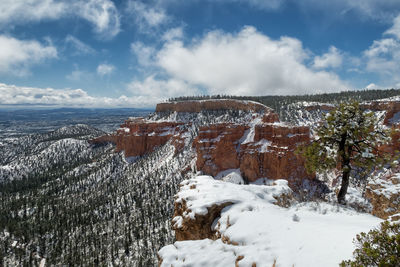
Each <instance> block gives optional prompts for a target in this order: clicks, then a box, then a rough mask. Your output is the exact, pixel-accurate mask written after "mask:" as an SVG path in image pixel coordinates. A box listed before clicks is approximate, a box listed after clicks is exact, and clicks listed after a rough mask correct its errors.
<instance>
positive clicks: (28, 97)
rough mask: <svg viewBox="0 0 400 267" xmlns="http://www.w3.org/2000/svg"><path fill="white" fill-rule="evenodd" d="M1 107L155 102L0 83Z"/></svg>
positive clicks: (147, 104) (146, 104) (139, 105)
mask: <svg viewBox="0 0 400 267" xmlns="http://www.w3.org/2000/svg"><path fill="white" fill-rule="evenodd" d="M0 95H1V98H0V107H6V106H24V107H44V106H46V107H83V108H96V107H98V108H107V107H109V108H111V107H131V108H132V107H133V108H143V107H154V104H155V103H154V101H152V100H151V99H150V98H148V97H146V96H145V95H144V96H132V97H127V96H125V95H122V96H120V97H118V98H110V97H93V96H90V95H89V94H88V93H87V92H86V91H84V90H82V89H53V88H35V87H21V86H15V85H7V84H3V83H0Z"/></svg>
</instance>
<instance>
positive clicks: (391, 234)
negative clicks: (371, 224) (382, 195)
mask: <svg viewBox="0 0 400 267" xmlns="http://www.w3.org/2000/svg"><path fill="white" fill-rule="evenodd" d="M354 243H355V245H356V249H355V250H354V252H353V257H354V259H353V260H347V261H342V263H341V264H340V266H341V267H346V266H351V267H366V266H387V267H389V266H393V267H395V266H399V264H400V224H397V223H389V222H387V221H385V222H383V223H381V225H380V228H379V229H374V230H371V231H369V232H368V233H367V234H366V233H360V234H358V235H357V236H356V238H355V239H354Z"/></svg>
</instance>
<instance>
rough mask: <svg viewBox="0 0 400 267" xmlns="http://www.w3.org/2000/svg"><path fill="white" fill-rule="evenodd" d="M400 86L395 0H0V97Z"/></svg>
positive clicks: (88, 99) (145, 99)
mask: <svg viewBox="0 0 400 267" xmlns="http://www.w3.org/2000/svg"><path fill="white" fill-rule="evenodd" d="M375 88H378V89H382V88H400V1H399V0H352V1H348V0H330V1H321V0H302V1H298V0H269V1H268V0H264V1H263V0H148V1H138V0H123V1H122V0H118V1H117V0H115V1H113V0H1V1H0V107H14V108H15V107H21V108H22V107H23V108H26V107H88V108H93V107H99V108H118V107H131V108H153V107H154V106H155V104H156V103H158V102H160V101H164V100H165V99H168V98H170V97H176V96H183V95H216V94H228V95H252V96H254V95H293V94H316V93H329V92H338V91H343V90H359V89H375Z"/></svg>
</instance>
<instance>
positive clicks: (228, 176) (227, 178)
mask: <svg viewBox="0 0 400 267" xmlns="http://www.w3.org/2000/svg"><path fill="white" fill-rule="evenodd" d="M215 179H218V180H221V181H224V182H228V183H234V184H244V180H243V177H242V175H241V174H240V169H228V170H225V171H222V172H220V173H218V174H217V175H216V176H215Z"/></svg>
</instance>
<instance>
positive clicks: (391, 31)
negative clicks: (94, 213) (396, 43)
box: [384, 15, 400, 40]
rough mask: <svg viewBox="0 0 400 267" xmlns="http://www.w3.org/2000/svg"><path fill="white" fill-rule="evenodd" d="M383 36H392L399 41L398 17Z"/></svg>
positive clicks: (399, 21)
mask: <svg viewBox="0 0 400 267" xmlns="http://www.w3.org/2000/svg"><path fill="white" fill-rule="evenodd" d="M384 34H386V35H394V36H395V37H396V38H397V39H398V40H400V15H398V16H397V17H396V18H395V19H394V20H393V25H392V27H390V28H389V29H388V30H387V31H385V33H384Z"/></svg>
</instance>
